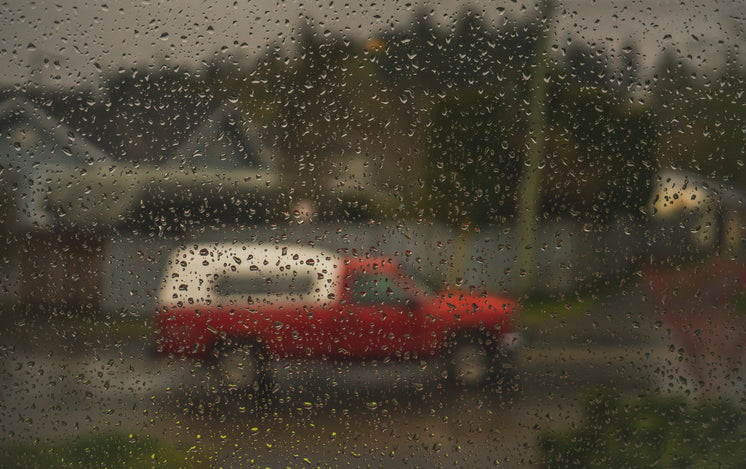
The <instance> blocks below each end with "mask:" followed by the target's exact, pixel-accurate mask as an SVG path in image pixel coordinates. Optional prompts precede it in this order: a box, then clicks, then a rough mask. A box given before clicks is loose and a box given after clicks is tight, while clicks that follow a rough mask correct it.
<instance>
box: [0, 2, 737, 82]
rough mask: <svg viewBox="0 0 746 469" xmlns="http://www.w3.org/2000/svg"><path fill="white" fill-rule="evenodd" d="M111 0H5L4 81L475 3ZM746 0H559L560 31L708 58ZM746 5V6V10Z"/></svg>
mask: <svg viewBox="0 0 746 469" xmlns="http://www.w3.org/2000/svg"><path fill="white" fill-rule="evenodd" d="M213 3H214V2H211V1H198V0H172V1H168V2H156V1H140V2H137V1H132V2H119V1H115V0H104V1H101V2H99V1H96V2H76V1H73V0H54V1H51V2H46V1H43V2H26V1H20V0H14V1H12V2H6V3H4V4H2V6H0V11H2V16H1V17H0V24H2V27H1V28H0V31H2V32H0V38H1V39H0V66H2V72H0V77H1V78H0V83H2V84H3V85H8V84H15V85H21V86H26V85H28V84H41V85H46V86H52V85H58V86H65V87H71V86H77V85H84V86H95V84H96V83H97V82H98V80H99V79H100V77H102V76H105V75H107V74H108V73H110V72H112V71H116V70H118V69H120V68H125V69H126V68H129V67H131V66H133V65H140V66H142V65H148V64H153V63H158V64H160V63H163V62H164V61H165V62H168V63H169V64H172V65H175V64H188V65H189V66H190V67H199V66H200V65H199V64H200V63H201V62H203V61H206V62H210V61H211V60H212V59H213V58H214V56H215V54H220V53H221V52H220V51H221V49H222V48H226V47H227V48H228V50H232V51H235V50H237V49H240V50H243V51H245V53H246V54H247V55H249V56H252V55H253V54H255V53H257V52H258V51H261V50H263V49H264V47H266V45H267V44H268V43H270V42H279V43H284V44H285V45H286V46H288V47H290V45H291V42H292V38H294V37H295V36H296V31H295V29H296V27H297V25H298V24H299V22H300V19H301V17H303V16H305V17H309V18H313V20H314V22H315V24H316V25H317V26H318V28H319V29H320V30H322V31H323V30H325V29H328V30H330V31H332V32H338V33H342V34H346V35H349V36H351V37H362V38H368V37H374V36H376V35H378V34H380V33H381V32H384V31H389V30H391V29H392V28H399V27H402V26H406V23H407V22H408V21H409V20H410V19H411V18H412V11H413V10H415V9H419V8H425V9H427V10H433V11H434V14H433V20H434V22H436V23H439V24H441V25H442V26H443V27H448V26H449V25H451V24H452V23H453V20H454V18H455V16H456V15H457V14H458V13H459V12H460V11H462V10H463V9H464V8H465V5H467V3H465V2H458V1H452V0H447V1H443V2H420V1H411V3H407V2H406V1H404V2H395V1H388V0H387V1H382V2H366V3H356V2H354V1H352V0H350V1H346V0H325V1H324V2H318V1H316V0H312V1H305V0H298V1H287V2H285V1H277V0H258V1H246V0H240V1H237V2H225V4H224V6H221V7H216V6H214V5H213ZM468 5H472V6H473V9H474V10H476V11H480V12H483V14H484V16H485V17H486V18H487V19H488V21H489V22H490V23H492V24H493V25H495V26H500V25H501V24H502V23H503V22H504V21H505V18H506V17H508V18H517V17H520V16H526V15H533V12H535V8H536V7H535V3H534V2H523V3H521V2H520V1H519V2H517V3H513V2H512V1H511V0H505V1H474V2H471V3H470V4H468ZM741 10H746V8H744V7H743V3H741V2H740V1H738V2H734V1H721V2H719V1H713V0H701V1H700V2H692V1H683V2H680V1H673V0H660V1H655V2H653V1H642V0H618V1H611V0H598V1H595V2H592V1H590V0H589V1H581V0H565V1H561V2H560V1H558V2H557V7H556V21H555V24H554V29H553V31H554V34H555V37H554V41H555V43H557V44H558V45H563V44H565V43H566V40H567V38H568V37H574V38H580V39H582V40H585V41H586V42H589V43H595V44H596V45H598V46H601V47H603V48H604V50H605V51H607V52H608V53H610V54H612V55H613V54H614V53H616V51H618V50H619V48H620V44H623V43H629V42H635V43H637V45H638V46H639V48H640V50H641V51H642V53H643V55H644V57H643V58H642V63H643V64H646V65H649V64H651V63H653V62H654V60H655V58H656V57H657V56H658V55H659V54H660V51H661V50H662V49H663V48H670V49H673V50H677V49H679V50H681V51H682V52H683V53H685V54H690V55H691V56H692V59H693V61H694V62H695V63H697V64H698V65H701V64H702V63H705V64H712V63H713V62H717V61H719V60H720V59H721V57H722V56H723V54H724V51H725V50H727V49H728V48H730V49H733V50H736V51H739V53H740V44H742V43H743V29H744V19H743V17H741V13H740V12H741ZM744 15H746V11H745V12H744Z"/></svg>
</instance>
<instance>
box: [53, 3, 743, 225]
mask: <svg viewBox="0 0 746 469" xmlns="http://www.w3.org/2000/svg"><path fill="white" fill-rule="evenodd" d="M537 33H538V21H537V18H528V19H526V18H523V19H511V18H507V17H503V18H501V20H500V21H499V22H497V23H488V22H486V21H485V19H484V18H483V17H482V16H480V15H479V14H477V13H474V12H472V11H470V10H465V11H464V12H463V13H462V14H461V15H460V16H459V17H458V18H457V19H456V20H455V21H454V23H453V24H450V25H443V24H437V23H435V21H434V20H433V18H432V16H430V12H428V11H426V10H419V11H417V12H415V13H414V14H413V16H412V18H411V20H410V22H409V23H408V24H404V25H402V26H400V27H399V28H397V29H395V30H392V31H390V32H387V33H383V34H381V35H380V36H379V37H374V38H368V39H362V38H357V37H352V36H344V35H342V34H340V33H333V32H329V31H327V30H324V29H322V28H321V27H318V26H316V25H314V23H313V21H312V20H311V19H307V20H306V21H305V22H301V23H300V24H299V25H298V27H297V28H296V34H295V35H294V36H293V38H292V39H293V41H292V43H291V44H284V45H280V44H270V45H268V46H267V48H266V50H265V53H264V54H263V55H262V56H261V57H257V58H251V59H250V58H248V57H246V56H244V55H242V52H241V50H240V49H239V50H232V49H226V50H224V51H221V52H220V53H217V54H216V58H215V60H214V61H213V62H212V63H210V64H208V66H207V68H206V69H203V70H199V71H195V70H190V69H187V68H180V67H166V66H153V67H140V68H135V69H131V70H129V71H128V72H127V73H118V74H116V75H113V76H111V77H110V78H109V79H108V80H107V81H106V84H105V86H104V98H103V99H102V100H101V101H100V102H96V103H91V98H90V97H89V96H84V95H83V94H78V95H68V96H64V97H61V98H60V99H57V100H52V102H53V103H56V104H53V105H56V106H57V107H59V108H60V110H61V112H62V113H64V114H65V115H66V116H67V119H68V120H70V121H72V122H74V123H77V127H78V128H81V127H83V128H86V129H89V130H88V132H89V133H90V135H91V136H92V137H95V140H97V141H98V143H99V144H100V145H101V146H103V147H104V148H105V149H107V150H108V151H109V152H111V153H112V154H114V155H117V156H119V157H121V158H124V159H127V160H131V161H150V162H153V161H155V162H157V161H158V160H159V159H160V158H164V157H167V156H168V155H169V150H170V149H172V148H174V147H175V146H176V145H178V142H180V141H182V140H183V139H184V138H186V136H187V135H188V134H189V132H190V131H191V130H193V129H194V127H195V126H197V125H198V123H199V122H200V121H201V120H203V119H204V118H205V117H206V116H207V115H209V110H210V109H211V107H213V106H214V105H215V104H216V103H219V102H225V101H229V102H230V103H233V104H234V105H235V106H236V107H237V108H238V109H240V110H241V112H242V113H243V114H244V115H245V116H246V125H252V126H254V127H255V128H257V129H259V130H260V131H261V132H262V133H263V135H265V137H266V138H267V139H268V142H269V144H271V145H273V146H274V147H275V148H277V149H278V150H279V153H280V154H281V155H282V156H281V157H279V160H278V161H276V162H274V163H275V164H276V167H277V169H279V170H280V171H281V172H282V173H283V175H284V178H285V184H286V185H287V187H288V188H292V189H290V190H292V191H293V193H294V194H293V196H294V197H296V198H309V199H311V200H314V201H317V202H318V203H319V205H322V206H323V205H324V204H327V205H329V204H330V205H334V204H341V205H343V206H344V205H345V204H347V205H346V206H347V207H348V208H350V211H347V212H345V213H346V214H347V215H349V216H352V212H354V210H352V209H353V208H355V209H356V210H357V212H355V213H357V215H359V216H362V217H371V218H381V217H395V218H419V219H424V220H437V221H442V222H445V223H447V224H450V225H455V226H460V225H462V224H470V225H473V226H479V225H484V224H493V223H501V222H504V221H508V220H511V219H512V217H513V216H514V215H515V211H516V205H517V204H516V201H517V200H518V198H519V197H520V194H518V193H517V192H518V181H519V179H520V176H521V173H522V171H523V170H524V168H525V153H526V146H527V138H528V137H527V123H528V113H529V109H528V104H527V103H528V102H529V101H530V99H529V98H530V96H531V93H532V92H533V90H532V89H531V87H530V86H529V83H530V82H531V80H530V79H529V78H530V76H531V74H532V71H533V68H534V66H535V63H536V47H535V46H536V38H537ZM549 54H550V55H549V57H548V58H549V71H548V73H547V75H546V76H545V77H544V80H545V81H546V82H547V88H546V89H547V100H546V109H545V112H546V116H545V120H546V123H547V129H546V132H545V134H544V135H545V137H544V138H545V140H546V142H545V148H546V152H545V153H546V156H545V159H544V160H543V161H542V163H541V171H542V179H541V180H542V183H541V189H540V191H541V213H542V214H544V215H545V216H551V217H566V216H567V217H575V218H578V219H583V220H591V221H594V222H600V223H603V222H604V221H606V220H608V219H610V218H611V217H615V216H617V215H618V214H619V213H620V212H623V213H625V214H629V215H630V216H633V217H639V216H641V214H642V212H643V211H644V210H643V208H644V206H645V204H646V202H647V199H648V197H649V190H648V184H649V182H650V181H651V179H652V177H653V175H654V174H655V172H656V171H657V170H658V169H659V168H661V167H669V166H675V167H679V168H684V169H691V170H694V171H697V172H699V173H702V174H704V175H712V176H716V177H719V178H720V179H725V180H728V181H730V182H732V183H733V184H735V185H736V186H738V187H741V188H744V187H746V172H744V171H743V162H744V156H743V148H744V147H745V145H744V143H746V142H745V140H746V133H745V132H744V129H745V128H746V122H745V120H744V118H745V117H746V111H745V110H744V102H743V96H742V93H743V88H744V86H743V84H744V77H746V74H745V73H744V69H743V66H742V64H740V63H739V62H737V61H736V59H735V58H734V54H732V53H729V54H727V55H726V56H725V57H723V60H722V61H721V64H720V65H718V66H717V67H713V68H711V69H708V70H704V69H702V68H701V67H700V68H696V67H695V66H694V65H692V64H691V63H690V62H689V61H687V60H685V59H684V58H682V57H680V56H679V55H677V54H675V53H672V52H670V51H668V52H666V53H663V54H662V55H661V56H660V58H659V60H658V63H657V65H656V66H655V69H654V70H647V71H645V70H640V67H639V65H638V63H639V61H640V59H639V53H638V52H637V51H636V47H635V45H634V44H631V43H630V44H626V45H622V46H621V48H620V50H614V51H609V50H606V49H603V48H599V47H595V46H593V45H587V44H585V43H583V42H582V41H579V40H576V39H575V38H569V39H568V41H567V43H566V44H562V45H555V46H554V47H553V49H552V51H550V52H549ZM71 104H72V105H71ZM91 115H94V116H95V117H94V118H91ZM356 160H357V161H363V169H362V170H361V169H360V168H359V167H354V166H351V162H353V161H356ZM355 168H357V169H355ZM352 171H367V172H368V173H370V174H371V176H370V178H369V180H370V181H372V182H371V185H372V186H373V187H372V189H371V187H365V188H362V187H361V188H354V187H353V188H350V187H349V184H348V186H346V187H343V186H344V181H343V179H344V177H343V176H344V174H345V173H346V172H348V173H349V172H352ZM340 175H342V176H340ZM335 178H336V179H339V180H340V181H342V182H338V186H335V185H334V184H335ZM340 178H341V179H340ZM330 187H331V189H332V190H331V192H330ZM335 189H336V190H335ZM330 213H331V212H330ZM335 213H336V215H335V216H339V213H338V212H335Z"/></svg>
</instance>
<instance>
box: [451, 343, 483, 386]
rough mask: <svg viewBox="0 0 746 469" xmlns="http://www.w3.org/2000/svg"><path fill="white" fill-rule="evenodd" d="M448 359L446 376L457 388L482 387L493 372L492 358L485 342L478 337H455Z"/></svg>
mask: <svg viewBox="0 0 746 469" xmlns="http://www.w3.org/2000/svg"><path fill="white" fill-rule="evenodd" d="M448 358H449V363H448V364H449V366H448V368H449V370H448V376H449V377H450V379H451V381H452V383H453V384H455V385H457V386H463V387H467V388H477V387H481V386H484V385H485V384H486V383H487V382H488V381H489V380H490V378H491V376H492V374H493V372H494V357H493V356H492V354H491V353H490V350H489V348H488V346H487V344H486V343H485V340H484V339H482V338H481V337H479V336H472V335H461V336H457V337H456V339H455V341H454V342H453V344H452V346H451V353H450V356H449V357H448Z"/></svg>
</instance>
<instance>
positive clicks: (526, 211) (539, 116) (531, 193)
mask: <svg viewBox="0 0 746 469" xmlns="http://www.w3.org/2000/svg"><path fill="white" fill-rule="evenodd" d="M539 8H540V10H539V31H538V32H537V36H538V37H537V38H536V51H535V54H536V58H535V63H534V66H533V71H532V72H531V78H530V82H529V93H530V98H529V104H528V129H527V132H526V160H525V165H524V167H523V171H522V173H521V180H520V183H519V186H518V189H519V193H518V196H519V199H518V220H517V222H518V226H517V233H516V235H517V249H518V259H517V260H518V274H519V277H518V282H517V285H516V286H517V289H518V291H519V292H520V293H525V292H527V291H528V290H529V289H530V288H531V287H532V286H533V280H534V267H535V256H534V250H535V244H536V222H537V219H538V215H539V200H540V199H539V196H540V193H539V188H540V186H541V181H542V175H541V168H540V166H541V162H542V159H543V158H544V140H545V138H546V128H547V115H546V94H547V80H546V79H545V78H546V76H547V71H548V68H549V64H548V61H549V36H550V33H551V29H552V26H551V25H552V21H553V17H554V1H553V0H542V1H541V4H540V7H539Z"/></svg>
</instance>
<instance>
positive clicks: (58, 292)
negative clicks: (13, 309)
mask: <svg viewBox="0 0 746 469" xmlns="http://www.w3.org/2000/svg"><path fill="white" fill-rule="evenodd" d="M0 131H1V132H2V133H1V134H0V168H1V171H0V179H1V180H2V186H3V187H4V189H5V190H4V193H3V196H4V198H3V203H2V206H3V208H4V216H5V220H4V223H3V227H4V236H5V238H6V240H7V242H6V243H4V244H5V246H6V249H5V251H6V252H4V258H5V263H6V264H7V265H10V266H12V269H10V270H11V272H8V273H6V278H4V279H3V284H4V288H3V290H4V296H5V297H6V298H10V299H13V298H15V299H18V300H20V301H22V302H24V303H34V304H52V305H75V306H83V307H85V308H91V309H97V308H98V307H99V306H100V305H101V304H102V301H103V297H104V296H105V295H106V293H105V292H104V289H105V287H104V284H106V283H107V282H106V280H105V279H106V278H110V277H111V276H112V275H111V273H110V272H111V270H112V269H111V263H110V262H108V261H107V259H109V258H110V256H109V255H108V251H109V250H110V249H111V246H117V245H122V244H126V245H132V249H133V252H132V253H130V254H131V256H132V257H137V254H136V252H138V250H141V248H143V247H144V246H145V245H146V244H147V242H146V241H145V240H144V238H147V237H152V236H153V234H154V233H158V234H159V235H161V237H163V236H164V235H165V236H166V237H168V236H171V237H178V236H181V235H183V234H184V232H188V231H189V230H190V229H192V228H193V227H194V226H200V225H202V224H220V223H226V222H227V223H242V222H247V221H248V220H254V219H256V218H261V219H262V220H266V219H268V218H269V217H271V216H272V214H273V213H276V212H277V211H278V206H277V205H278V204H279V203H280V202H279V193H280V192H281V188H280V186H279V184H278V180H279V177H278V174H277V173H276V172H275V171H273V169H272V165H273V160H274V156H273V155H272V153H271V151H269V150H267V148H268V147H265V146H263V145H262V141H261V136H260V135H259V134H257V133H256V132H254V131H253V130H252V129H250V128H249V127H248V126H247V124H246V122H244V121H243V120H242V119H241V117H240V114H239V113H237V112H236V111H235V110H232V109H231V108H230V107H229V106H226V105H221V106H218V108H217V109H215V110H214V111H213V112H212V113H211V114H209V116H208V117H207V118H206V119H205V120H204V121H203V122H202V124H201V125H200V126H198V127H196V128H195V129H194V131H193V132H192V133H191V134H190V135H189V136H188V137H187V138H186V139H185V140H184V141H183V142H181V144H180V145H178V146H176V147H174V149H173V151H172V152H171V154H169V155H167V156H165V157H164V158H161V159H160V161H161V163H148V164H146V163H133V162H131V161H126V160H123V159H121V158H117V157H115V156H113V155H109V154H107V153H106V152H105V151H103V150H102V149H101V148H100V147H99V146H98V145H96V144H94V143H92V142H91V140H89V139H86V138H83V137H81V133H80V132H79V131H78V130H77V129H74V128H72V127H71V126H69V125H67V124H66V123H64V122H62V119H61V118H59V117H57V116H55V115H52V114H51V113H50V112H49V110H48V109H47V108H45V107H42V106H39V105H37V104H34V102H32V101H31V100H30V99H29V98H28V97H26V96H24V95H22V94H12V95H10V96H7V97H6V99H5V100H4V101H2V103H0ZM141 238H143V239H141ZM124 240H126V241H124ZM122 254H124V253H119V252H117V254H116V255H117V256H119V255H122ZM106 272H109V274H108V275H103V274H104V273H106ZM118 275H119V276H130V277H131V276H132V271H127V270H126V269H125V271H124V272H120V273H119V274H118Z"/></svg>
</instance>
